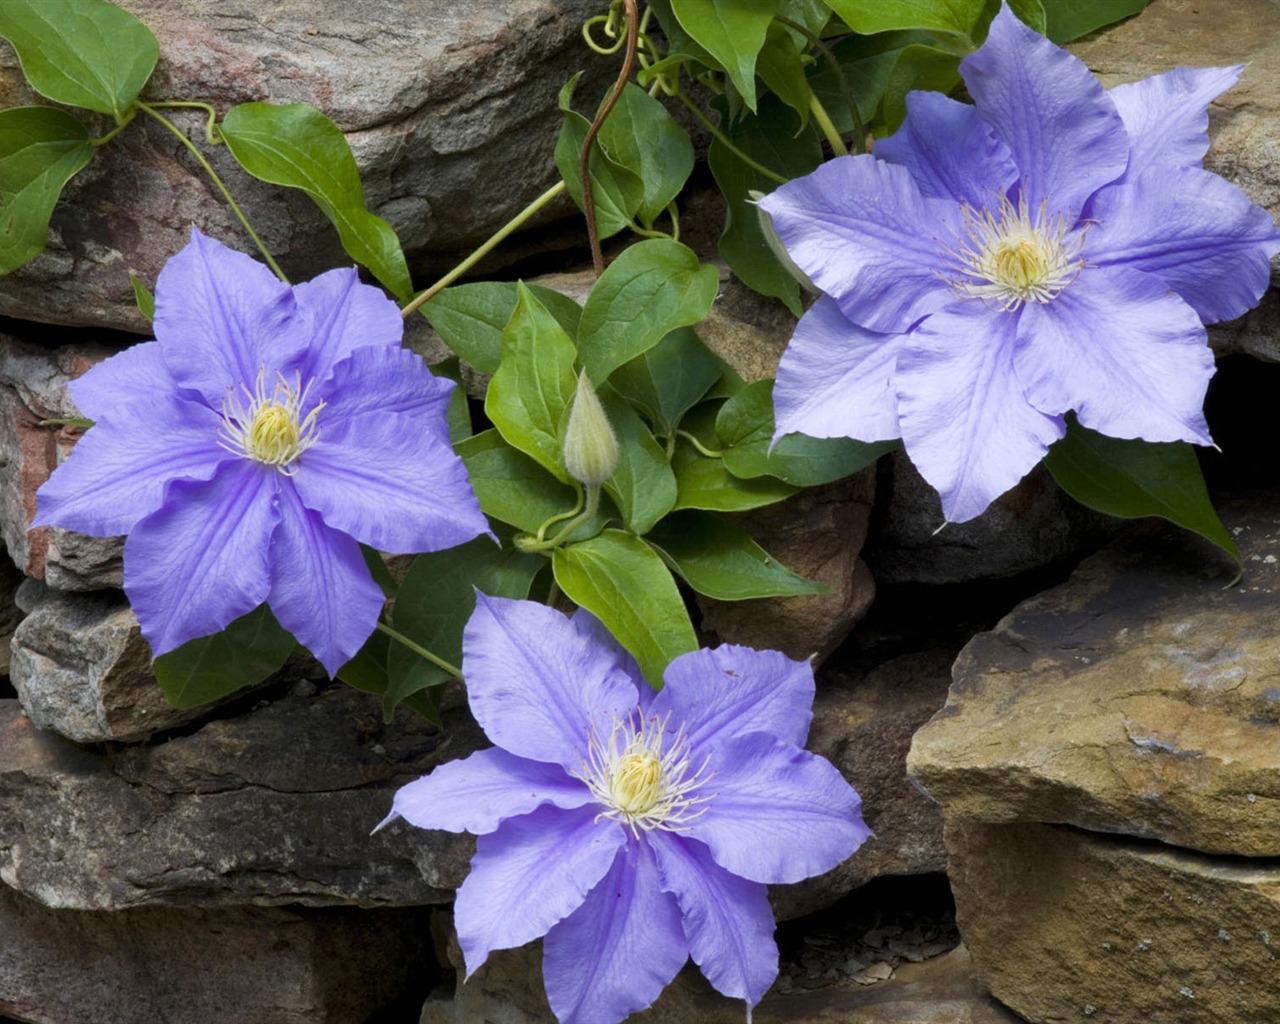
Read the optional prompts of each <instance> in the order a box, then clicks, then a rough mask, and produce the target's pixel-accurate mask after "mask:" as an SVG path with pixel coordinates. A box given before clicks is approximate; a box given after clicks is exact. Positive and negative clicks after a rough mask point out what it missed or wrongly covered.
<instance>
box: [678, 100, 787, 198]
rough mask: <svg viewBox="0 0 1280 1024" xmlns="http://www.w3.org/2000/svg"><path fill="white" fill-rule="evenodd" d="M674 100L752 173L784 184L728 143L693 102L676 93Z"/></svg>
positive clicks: (725, 137)
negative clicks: (688, 111)
mask: <svg viewBox="0 0 1280 1024" xmlns="http://www.w3.org/2000/svg"><path fill="white" fill-rule="evenodd" d="M676 98H677V99H678V100H679V101H680V102H681V103H683V104H684V105H685V106H686V107H688V108H689V110H690V112H691V113H692V114H693V116H694V117H696V118H697V119H698V120H699V121H701V122H702V126H703V127H704V128H706V129H707V131H709V132H710V133H711V134H712V135H713V136H714V137H715V139H716V141H717V142H719V143H720V145H722V146H724V148H725V149H727V150H728V151H729V152H730V153H732V154H733V155H734V156H736V157H737V158H738V159H739V160H741V161H742V162H743V163H744V164H746V165H747V166H748V167H750V168H751V169H752V170H753V171H755V172H756V173H757V174H763V175H764V176H765V177H766V178H768V179H769V180H770V181H776V182H777V183H778V184H779V185H782V184H785V183H786V180H787V179H786V178H784V177H783V176H782V175H781V174H778V173H777V172H776V171H771V170H769V168H767V167H765V166H764V164H761V163H757V162H756V161H755V160H752V159H751V157H749V156H747V154H746V153H744V152H743V151H742V150H740V149H739V148H738V147H737V146H735V145H734V144H733V143H732V142H730V141H729V137H728V136H727V135H725V133H724V132H722V131H721V130H720V129H719V128H717V127H716V126H715V125H713V124H712V123H711V121H710V120H709V119H708V118H707V115H706V114H704V113H703V112H702V111H701V110H700V109H699V107H698V105H697V104H696V103H694V102H693V100H691V99H689V97H688V96H686V95H685V94H684V93H683V92H678V93H676Z"/></svg>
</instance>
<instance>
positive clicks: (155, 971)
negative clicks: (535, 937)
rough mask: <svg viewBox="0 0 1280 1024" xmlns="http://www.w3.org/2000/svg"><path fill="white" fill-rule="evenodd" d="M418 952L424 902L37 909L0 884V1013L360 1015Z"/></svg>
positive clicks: (343, 1022)
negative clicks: (400, 905) (366, 907)
mask: <svg viewBox="0 0 1280 1024" xmlns="http://www.w3.org/2000/svg"><path fill="white" fill-rule="evenodd" d="M430 956H431V952H430V945H429V933H428V923H427V912H426V911H424V910H376V911H356V910H352V909H345V908H344V909H327V910H296V909H285V908H280V907H232V908H213V909H210V908H175V907H163V908H161V907H142V908H138V909H135V910H124V911H114V912H91V911H77V910H49V909H48V908H46V907H42V906H40V905H39V904H38V903H35V902H33V901H32V900H29V899H27V898H25V897H23V896H20V895H18V894H17V893H14V892H11V891H10V890H8V889H6V888H5V887H4V886H0V1013H4V1014H13V1015H15V1016H18V1017H20V1018H21V1019H22V1020H24V1021H31V1022H32V1024H86V1022H87V1021H92V1022H93V1024H167V1022H171V1024H363V1022H364V1021H366V1020H368V1019H369V1018H370V1016H371V1015H372V1014H374V1013H375V1012H376V1011H378V1010H380V1009H383V1008H386V1007H387V1006H388V1005H389V1004H393V1003H400V1004H403V1001H404V999H405V997H406V996H408V995H412V993H413V992H414V991H421V990H422V989H423V988H424V987H425V984H424V982H425V980H426V976H427V972H428V970H429V964H430Z"/></svg>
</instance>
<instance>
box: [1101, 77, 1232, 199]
mask: <svg viewBox="0 0 1280 1024" xmlns="http://www.w3.org/2000/svg"><path fill="white" fill-rule="evenodd" d="M1243 70H1244V65H1243V64H1237V65H1235V66H1234V67H1229V68H1174V69H1173V70H1172V71H1167V72H1165V73H1164V74H1163V75H1152V76H1151V77H1150V78H1144V79H1142V80H1141V81H1139V82H1129V83H1128V84H1126V85H1117V86H1116V87H1115V88H1114V89H1109V90H1108V91H1107V95H1108V96H1110V97H1111V102H1113V103H1114V104H1115V105H1116V112H1117V113H1119V115H1120V119H1121V120H1122V121H1124V127H1125V131H1126V132H1128V133H1129V166H1128V167H1127V168H1126V169H1125V172H1124V177H1123V178H1121V179H1120V180H1121V181H1131V180H1133V179H1134V178H1136V177H1137V176H1138V175H1139V174H1142V173H1143V172H1144V171H1146V170H1148V169H1149V168H1151V167H1153V166H1155V165H1162V166H1164V167H1166V168H1167V169H1175V168H1181V167H1196V168H1198V167H1199V166H1200V161H1201V160H1203V159H1204V155H1205V153H1207V152H1208V151H1209V104H1210V103H1211V102H1212V101H1213V100H1214V99H1215V98H1217V97H1218V96H1220V95H1221V94H1222V93H1224V92H1226V91H1227V90H1228V89H1230V88H1231V87H1232V86H1233V85H1235V84H1236V80H1237V79H1238V78H1239V77H1240V73H1241V72H1242V71H1243Z"/></svg>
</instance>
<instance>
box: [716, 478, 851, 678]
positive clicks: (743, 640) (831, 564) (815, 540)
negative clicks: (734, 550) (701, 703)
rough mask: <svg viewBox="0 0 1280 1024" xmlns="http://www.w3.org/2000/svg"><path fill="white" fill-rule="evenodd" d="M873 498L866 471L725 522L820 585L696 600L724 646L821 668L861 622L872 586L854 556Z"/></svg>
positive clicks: (743, 513)
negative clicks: (775, 653)
mask: <svg viewBox="0 0 1280 1024" xmlns="http://www.w3.org/2000/svg"><path fill="white" fill-rule="evenodd" d="M874 494H875V475H874V472H873V471H868V472H863V473H859V474H856V475H855V476H852V477H849V478H848V479H846V480H840V481H837V482H836V483H833V484H826V485H825V486H823V487H814V488H809V489H807V490H804V491H801V492H800V493H799V494H796V495H794V496H793V497H790V498H788V499H786V500H785V501H782V502H779V503H778V504H776V505H767V506H765V507H764V508H758V509H753V510H752V511H750V512H742V513H739V514H737V515H734V516H732V517H731V518H732V519H733V520H734V522H735V523H737V525H739V526H741V527H743V528H744V529H745V530H746V531H747V532H748V533H750V534H751V535H752V536H753V537H754V538H755V540H756V541H757V542H758V543H759V544H760V546H761V547H763V548H764V549H765V550H766V551H767V552H769V554H770V555H772V556H773V557H774V558H776V559H777V560H778V561H779V562H780V563H782V564H783V565H785V566H786V567H787V568H788V569H790V570H791V571H792V572H796V573H799V574H800V575H801V576H804V577H806V578H808V579H811V580H816V581H817V582H819V583H822V584H825V585H826V586H827V587H830V588H831V589H830V590H829V591H827V592H826V593H822V594H806V595H803V596H800V597H769V598H756V599H754V600H749V601H716V600H713V599H712V598H707V597H699V598H698V604H699V606H700V607H701V608H702V612H703V618H704V622H705V624H706V625H707V626H709V627H710V628H711V629H712V630H714V631H715V633H716V634H717V635H718V636H719V637H720V638H721V639H722V640H724V641H726V642H728V643H735V644H746V645H748V646H751V647H756V648H772V649H774V650H779V651H784V652H786V653H787V654H789V655H790V656H791V657H793V658H808V657H812V656H814V655H816V656H817V660H818V661H819V662H820V661H821V660H822V659H824V658H825V657H826V656H827V655H829V654H830V653H831V652H832V651H833V650H835V649H836V647H838V646H839V644H840V642H841V641H842V640H843V639H844V638H845V637H846V636H848V635H849V631H850V630H851V629H853V627H854V625H855V624H856V623H857V622H858V621H860V620H861V619H862V617H863V616H864V615H865V614H866V612H867V609H868V608H869V607H870V606H871V601H872V598H874V597H875V581H874V580H873V579H872V578H871V572H870V570H868V569H867V566H866V563H865V562H863V561H862V560H861V559H860V558H859V557H858V556H859V553H860V552H861V550H862V545H863V541H864V540H865V539H866V535H867V520H868V518H869V517H870V514H871V501H872V498H873V497H874Z"/></svg>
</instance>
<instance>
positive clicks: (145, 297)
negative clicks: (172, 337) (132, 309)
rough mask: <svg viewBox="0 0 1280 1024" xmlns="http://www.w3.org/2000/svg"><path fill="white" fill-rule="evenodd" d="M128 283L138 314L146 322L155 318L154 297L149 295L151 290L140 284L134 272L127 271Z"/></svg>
mask: <svg viewBox="0 0 1280 1024" xmlns="http://www.w3.org/2000/svg"><path fill="white" fill-rule="evenodd" d="M129 283H130V284H131V285H133V301H134V302H135V303H137V306H138V312H139V313H141V314H142V315H143V316H145V317H146V318H147V319H148V320H154V319H155V318H156V297H155V296H154V295H152V294H151V289H150V288H148V287H147V286H146V285H145V284H143V283H142V278H140V277H139V276H138V275H137V273H136V272H135V271H132V270H130V271H129Z"/></svg>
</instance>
